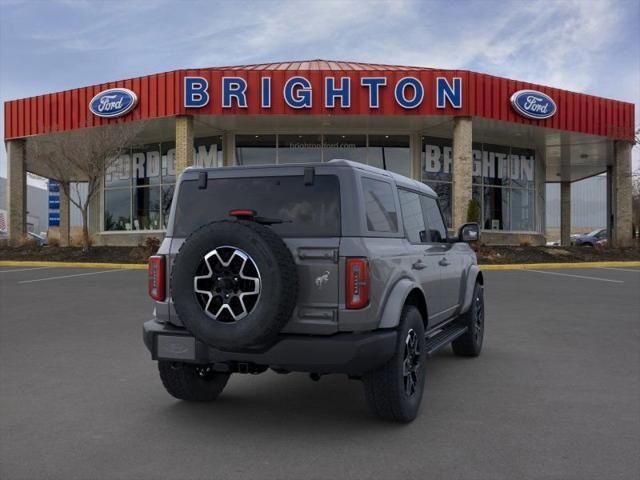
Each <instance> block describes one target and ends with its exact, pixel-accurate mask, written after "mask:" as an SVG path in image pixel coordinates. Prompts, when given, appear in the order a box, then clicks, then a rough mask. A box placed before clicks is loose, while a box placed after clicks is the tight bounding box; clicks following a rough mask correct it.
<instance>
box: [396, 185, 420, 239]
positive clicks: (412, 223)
mask: <svg viewBox="0 0 640 480" xmlns="http://www.w3.org/2000/svg"><path fill="white" fill-rule="evenodd" d="M398 195H399V196H400V211H401V212H402V224H403V225H404V231H405V234H406V236H407V239H408V240H409V241H410V242H411V243H424V242H425V241H426V238H427V236H426V227H425V224H424V216H423V215H422V204H421V202H420V195H418V194H417V193H415V192H409V191H408V190H402V189H398Z"/></svg>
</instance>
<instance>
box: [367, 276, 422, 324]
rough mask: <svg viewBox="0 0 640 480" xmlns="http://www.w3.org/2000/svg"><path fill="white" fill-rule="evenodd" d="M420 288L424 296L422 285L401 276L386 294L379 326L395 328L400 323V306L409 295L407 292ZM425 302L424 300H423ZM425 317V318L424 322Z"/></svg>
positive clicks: (402, 305) (401, 306)
mask: <svg viewBox="0 0 640 480" xmlns="http://www.w3.org/2000/svg"><path fill="white" fill-rule="evenodd" d="M414 289H418V290H420V293H421V294H422V297H423V298H425V297H424V291H423V290H422V287H421V286H420V285H418V284H417V283H415V282H414V281H412V280H410V279H408V278H401V279H400V280H399V281H398V282H397V283H396V284H395V285H394V286H393V288H392V289H391V292H390V293H389V295H388V296H387V302H386V305H385V307H384V310H383V312H382V315H381V317H380V324H379V325H378V327H379V328H395V327H397V326H398V324H399V323H400V315H401V313H402V308H403V307H404V304H405V302H406V300H407V297H408V296H409V293H410V292H411V291H412V290H414ZM425 303H426V301H425ZM426 321H427V319H426V318H425V322H426Z"/></svg>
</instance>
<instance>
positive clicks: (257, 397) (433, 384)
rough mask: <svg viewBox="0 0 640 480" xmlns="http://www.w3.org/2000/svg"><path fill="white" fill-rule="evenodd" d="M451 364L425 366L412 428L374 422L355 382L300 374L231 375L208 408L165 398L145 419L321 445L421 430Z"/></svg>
mask: <svg viewBox="0 0 640 480" xmlns="http://www.w3.org/2000/svg"><path fill="white" fill-rule="evenodd" d="M455 360H456V359H455V358H454V357H453V355H449V354H446V353H443V354H440V355H438V356H436V357H435V358H433V359H430V360H429V363H428V366H427V368H428V370H427V374H428V376H429V378H428V385H427V390H426V391H425V398H423V408H422V411H423V413H422V415H420V416H419V417H418V419H416V421H414V422H413V423H412V424H397V423H393V422H385V421H381V420H379V419H377V418H376V417H374V416H373V415H372V414H371V413H370V412H369V410H368V408H367V405H366V401H365V394H364V388H363V385H362V382H360V381H358V380H349V379H347V377H346V376H344V375H327V376H323V377H322V378H321V380H320V381H319V382H313V381H311V380H309V378H308V376H307V375H306V374H302V373H292V374H289V375H277V374H274V373H272V372H267V373H265V374H262V375H259V376H251V375H233V376H232V377H231V379H230V381H229V384H228V385H227V387H226V389H225V391H224V392H223V393H222V395H221V396H220V397H219V398H218V399H217V400H215V401H214V402H210V403H190V402H182V401H177V400H175V401H174V400H173V399H171V398H168V399H166V402H163V404H162V406H161V407H160V408H158V409H156V410H154V411H152V412H148V413H149V414H150V415H152V416H154V417H157V418H156V419H154V420H153V421H159V422H161V423H163V424H164V425H165V427H168V428H171V429H178V430H181V431H185V432H189V431H193V429H194V428H197V429H198V430H200V431H203V430H204V431H206V430H210V431H211V432H212V433H214V432H217V433H218V434H219V433H220V432H221V431H223V432H229V431H237V432H244V434H247V433H251V434H252V435H259V436H268V435H269V433H268V432H273V431H278V430H280V429H286V431H287V433H288V434H292V435H294V437H292V438H295V435H296V434H300V435H301V436H304V435H306V434H308V433H309V431H310V430H312V431H313V432H314V438H316V439H322V438H323V434H326V438H335V435H336V432H339V435H340V437H341V438H342V437H345V436H346V437H348V436H352V435H353V436H362V435H363V434H367V433H380V432H393V431H402V430H403V429H404V428H407V427H408V426H410V425H413V426H415V425H422V426H425V425H426V424H427V423H428V422H429V417H430V416H431V415H432V414H433V412H431V413H429V415H426V414H425V412H427V411H429V410H430V408H429V405H428V404H429V403H430V402H429V399H428V398H429V390H431V389H434V390H435V389H438V388H439V387H438V383H440V380H439V379H440V378H442V376H443V375H446V373H445V370H448V369H449V368H456V367H455V363H456V362H455ZM460 367H462V366H461V365H459V366H458V367H457V368H460ZM162 393H164V392H162ZM425 404H426V406H425ZM336 429H337V430H336ZM174 431H175V430H174Z"/></svg>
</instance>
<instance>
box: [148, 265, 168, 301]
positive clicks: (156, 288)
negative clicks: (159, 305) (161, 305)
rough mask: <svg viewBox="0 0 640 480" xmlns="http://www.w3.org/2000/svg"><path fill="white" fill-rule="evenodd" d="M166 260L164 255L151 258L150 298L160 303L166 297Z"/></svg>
mask: <svg viewBox="0 0 640 480" xmlns="http://www.w3.org/2000/svg"><path fill="white" fill-rule="evenodd" d="M164 287H165V258H164V255H154V256H153V257H149V296H150V297H151V298H153V299H154V300H156V301H158V302H162V301H163V300H164V297H165V291H164Z"/></svg>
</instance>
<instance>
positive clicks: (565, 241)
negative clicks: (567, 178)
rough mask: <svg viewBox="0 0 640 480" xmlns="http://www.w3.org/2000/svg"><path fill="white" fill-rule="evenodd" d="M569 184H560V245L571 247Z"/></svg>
mask: <svg viewBox="0 0 640 480" xmlns="http://www.w3.org/2000/svg"><path fill="white" fill-rule="evenodd" d="M570 237H571V182H560V245H563V246H569V245H571V238H570Z"/></svg>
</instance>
